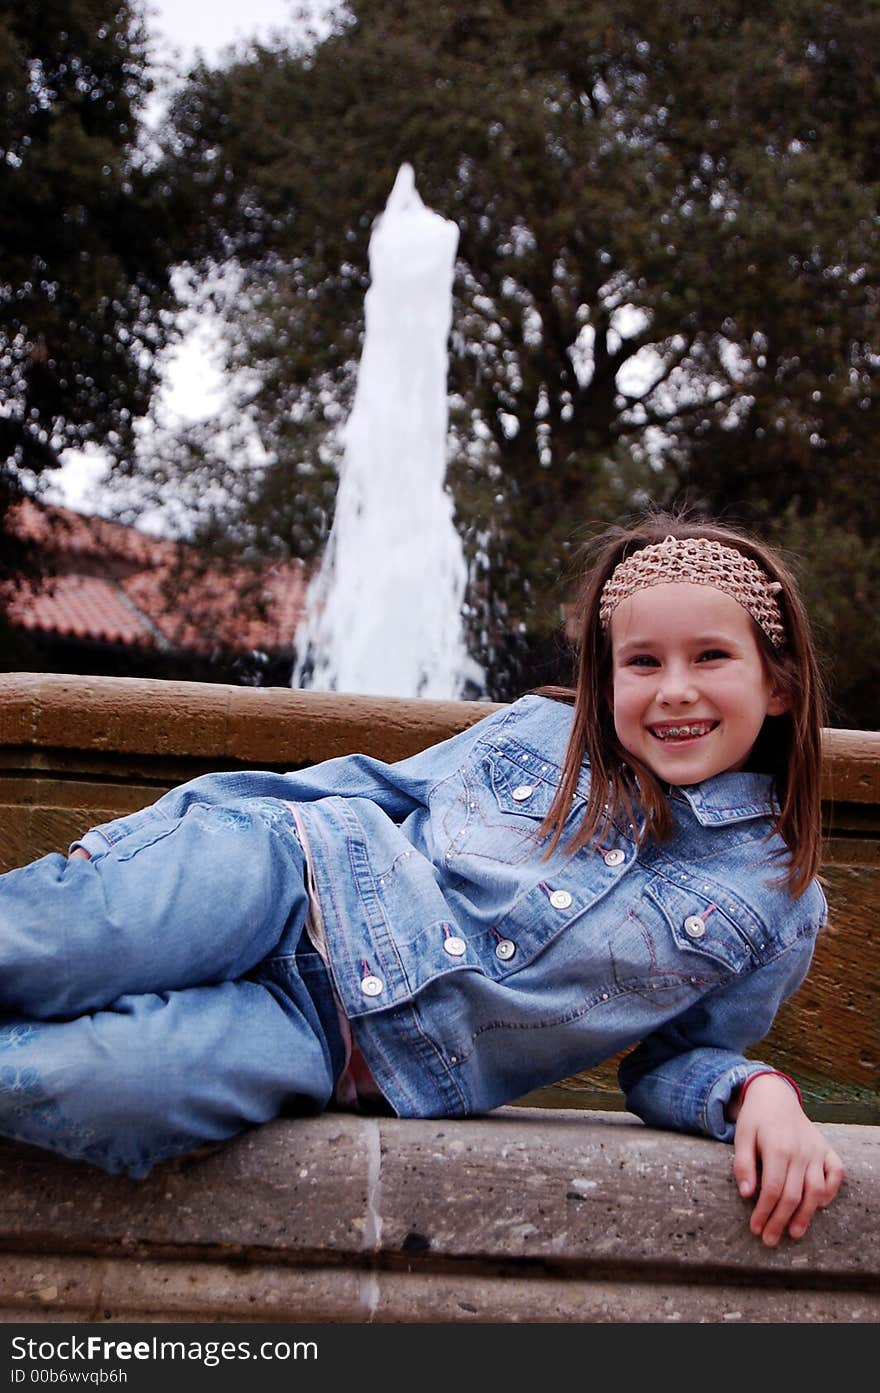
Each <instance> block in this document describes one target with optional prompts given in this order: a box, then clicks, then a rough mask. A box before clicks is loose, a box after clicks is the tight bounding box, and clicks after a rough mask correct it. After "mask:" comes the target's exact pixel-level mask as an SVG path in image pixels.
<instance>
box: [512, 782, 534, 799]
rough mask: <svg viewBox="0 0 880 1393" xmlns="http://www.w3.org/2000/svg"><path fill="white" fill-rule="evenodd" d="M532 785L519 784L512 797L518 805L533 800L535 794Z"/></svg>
mask: <svg viewBox="0 0 880 1393" xmlns="http://www.w3.org/2000/svg"><path fill="white" fill-rule="evenodd" d="M534 791H535V790H534V787H533V785H532V784H517V786H516V788H515V789H514V790H513V793H512V794H511V795H510V796H511V798H513V799H514V800H515V801H516V802H517V803H524V802H525V801H526V799H527V798H531V796H532V794H533V793H534Z"/></svg>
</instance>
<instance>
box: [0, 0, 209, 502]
mask: <svg viewBox="0 0 880 1393" xmlns="http://www.w3.org/2000/svg"><path fill="white" fill-rule="evenodd" d="M147 60H148V53H147V46H146V40H145V36H144V31H143V28H142V23H141V18H140V11H139V9H138V7H137V6H136V5H135V4H130V3H126V0H39V3H37V0H0V80H2V92H3V102H2V106H0V170H2V175H0V178H2V197H0V399H2V401H3V411H2V413H0V446H2V452H0V458H2V460H3V461H4V464H2V465H0V475H2V479H0V489H2V491H3V492H7V493H8V492H12V493H15V491H16V490H17V489H18V487H19V486H20V484H21V481H22V479H24V481H25V482H29V481H32V480H33V478H34V477H35V476H38V475H39V474H41V473H42V471H43V470H45V469H49V468H52V467H54V466H55V465H57V463H58V456H59V453H60V452H61V451H62V450H63V449H65V448H67V447H71V446H74V447H82V446H83V445H85V444H86V443H88V442H95V443H97V444H99V445H100V446H101V447H102V448H104V449H106V450H107V451H108V452H109V453H110V454H111V456H116V457H117V458H119V457H121V456H124V455H126V454H127V453H128V452H129V451H130V450H131V447H132V425H133V422H134V420H135V419H136V418H137V417H139V416H142V415H143V414H144V413H145V411H146V409H147V407H148V404H149V401H150V396H151V393H152V390H153V387H154V384H155V357H156V353H157V352H158V350H159V349H160V348H161V347H162V345H163V344H164V343H165V342H166V340H167V338H168V334H169V332H170V330H169V321H168V320H167V319H166V318H163V311H167V310H170V309H171V307H172V306H173V304H174V299H173V296H172V294H171V290H170V285H169V274H170V269H171V266H172V265H173V262H174V260H175V258H176V256H177V255H178V252H177V250H176V248H175V246H174V238H175V236H176V235H177V234H176V231H175V229H176V228H177V227H180V226H181V223H182V214H183V209H182V208H181V206H180V205H179V204H175V203H174V201H173V200H171V199H169V198H168V197H167V194H168V192H169V191H168V189H167V186H165V184H164V181H163V178H162V175H161V171H159V170H158V169H157V168H151V166H150V163H149V161H148V160H147V158H146V156H145V155H144V153H143V152H142V151H141V150H140V148H139V143H138V123H139V119H140V115H141V111H142V108H143V104H144V101H145V98H146V97H147V95H148V93H149V91H150V88H151V82H150V79H149V76H148V71H147Z"/></svg>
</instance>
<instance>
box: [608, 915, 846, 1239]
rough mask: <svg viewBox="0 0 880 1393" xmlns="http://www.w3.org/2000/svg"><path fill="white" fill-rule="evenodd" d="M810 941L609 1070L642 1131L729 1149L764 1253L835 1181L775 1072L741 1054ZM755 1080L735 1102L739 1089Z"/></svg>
mask: <svg viewBox="0 0 880 1393" xmlns="http://www.w3.org/2000/svg"><path fill="white" fill-rule="evenodd" d="M813 942H814V938H813V935H811V934H807V935H804V936H803V937H800V938H798V939H796V940H795V941H794V943H792V944H790V946H789V947H788V948H787V949H785V950H784V951H783V952H782V953H780V954H779V955H778V956H777V957H776V958H774V959H773V960H772V961H771V962H769V963H766V964H765V965H764V966H763V967H760V968H756V969H755V970H754V971H752V972H749V973H747V974H746V975H745V976H743V977H738V978H735V979H734V980H733V981H732V982H730V983H728V984H727V985H725V986H723V987H719V988H717V989H716V990H715V991H714V992H710V993H709V994H708V995H707V996H705V997H703V998H702V1000H700V1001H697V1002H695V1004H694V1005H693V1006H691V1007H690V1008H689V1010H687V1011H685V1012H684V1013H683V1014H682V1015H681V1016H679V1017H677V1018H676V1019H675V1020H673V1021H670V1022H669V1023H668V1024H667V1025H665V1026H663V1027H662V1028H661V1029H660V1030H657V1031H655V1032H654V1033H653V1034H651V1035H649V1036H648V1037H646V1039H645V1040H643V1041H642V1043H641V1044H640V1045H639V1046H638V1047H637V1048H636V1049H635V1050H633V1051H632V1053H631V1054H629V1055H627V1056H626V1058H625V1059H624V1060H623V1062H622V1064H621V1066H620V1069H619V1073H618V1077H619V1079H620V1085H621V1088H622V1089H623V1091H624V1093H625V1094H626V1099H627V1106H628V1107H629V1108H630V1109H631V1110H632V1111H633V1112H635V1113H636V1114H637V1115H638V1116H639V1117H641V1118H642V1119H643V1121H644V1122H646V1123H647V1124H648V1125H649V1126H652V1127H668V1128H673V1129H675V1130H676V1131H680V1132H693V1133H696V1134H699V1135H703V1136H710V1137H716V1138H717V1139H718V1140H719V1141H733V1142H734V1174H735V1177H736V1181H737V1185H738V1186H739V1187H740V1193H741V1194H743V1195H745V1196H747V1197H751V1196H753V1195H757V1203H756V1205H755V1210H754V1212H753V1214H752V1219H751V1228H752V1231H753V1232H754V1233H759V1234H760V1235H761V1237H762V1238H763V1240H764V1242H765V1243H767V1244H768V1246H772V1244H774V1243H776V1242H778V1240H779V1238H780V1236H781V1234H782V1233H783V1231H784V1229H785V1227H786V1225H787V1224H790V1225H791V1226H793V1228H794V1230H795V1231H796V1236H799V1235H800V1233H802V1232H806V1228H807V1226H808V1225H809V1223H810V1221H811V1219H812V1217H813V1215H814V1213H815V1212H816V1209H817V1208H820V1207H823V1206H824V1205H825V1204H828V1203H830V1201H831V1200H832V1199H833V1198H834V1195H835V1194H836V1193H837V1190H838V1189H839V1187H840V1181H841V1178H842V1175H843V1168H842V1166H841V1162H840V1158H839V1157H838V1156H837V1154H836V1152H834V1151H833V1150H832V1148H831V1147H830V1146H829V1145H828V1143H827V1142H826V1141H825V1139H824V1137H823V1136H822V1134H821V1132H820V1131H819V1129H818V1128H817V1127H816V1126H815V1125H814V1124H813V1123H812V1122H811V1121H810V1120H809V1118H807V1116H806V1114H805V1113H804V1112H803V1110H802V1108H801V1106H800V1103H799V1101H798V1098H797V1095H796V1094H795V1092H794V1090H793V1089H792V1088H791V1087H790V1086H789V1084H787V1083H786V1082H785V1080H784V1078H782V1077H781V1076H780V1075H778V1074H777V1075H776V1076H775V1077H772V1073H773V1071H772V1070H770V1066H768V1065H767V1064H765V1063H762V1062H760V1061H758V1060H755V1059H746V1058H745V1056H744V1054H743V1051H744V1050H745V1049H747V1048H748V1047H749V1046H750V1045H752V1044H754V1043H755V1042H756V1041H757V1040H760V1039H763V1037H764V1036H765V1035H766V1034H767V1032H768V1031H769V1029H770V1027H771V1025H772V1024H773V1021H774V1019H775V1016H776V1013H777V1011H778V1010H779V1007H780V1006H781V1004H782V1002H783V1001H785V1000H786V998H787V997H789V996H791V994H792V993H793V992H794V991H796V990H797V988H798V987H799V986H800V984H801V982H802V981H803V979H804V977H805V976H806V973H807V969H808V968H809V965H810V960H811V957H812V950H813ZM768 1070H769V1073H768ZM764 1074H767V1075H768V1077H766V1078H756V1079H755V1082H754V1083H751V1084H750V1085H749V1087H748V1089H747V1091H746V1093H745V1098H744V1099H743V1100H742V1102H741V1103H740V1092H741V1089H742V1086H743V1084H745V1083H746V1081H747V1080H748V1079H750V1077H751V1076H752V1075H764ZM759 1166H760V1172H759ZM820 1170H821V1177H820ZM759 1173H760V1180H759ZM743 1187H745V1188H744V1189H743Z"/></svg>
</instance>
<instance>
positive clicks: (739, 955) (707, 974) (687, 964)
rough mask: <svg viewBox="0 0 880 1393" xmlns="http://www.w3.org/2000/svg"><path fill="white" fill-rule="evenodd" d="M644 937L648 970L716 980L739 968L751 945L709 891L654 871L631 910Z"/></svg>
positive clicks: (748, 957) (742, 968) (748, 959)
mask: <svg viewBox="0 0 880 1393" xmlns="http://www.w3.org/2000/svg"><path fill="white" fill-rule="evenodd" d="M634 914H635V917H636V918H637V920H638V922H639V925H640V928H641V931H642V933H643V935H644V937H645V943H646V947H647V949H648V951H649V955H650V965H651V972H652V974H656V973H672V974H675V975H679V974H684V975H687V976H690V977H691V979H692V980H693V981H694V982H695V983H696V982H699V983H708V982H716V981H718V982H720V981H725V980H727V979H728V978H730V977H735V976H738V975H739V974H740V973H742V972H744V971H745V970H746V969H747V968H748V967H749V965H750V963H751V962H752V959H753V952H752V946H751V944H750V942H749V939H748V938H747V936H746V935H745V934H744V933H743V932H742V931H741V929H740V928H739V927H738V926H737V924H736V923H735V922H734V920H733V919H732V918H731V917H730V915H729V914H727V913H725V911H724V909H722V908H721V907H720V906H719V905H718V904H717V903H716V902H715V901H713V900H712V899H710V898H709V897H708V895H706V894H703V893H700V892H699V891H696V890H694V889H692V888H689V887H685V886H681V885H676V884H675V883H674V882H672V881H669V880H666V879H665V878H663V877H656V878H655V879H653V880H651V881H649V883H648V884H647V885H646V887H645V889H644V892H643V894H642V897H641V901H640V903H639V905H638V907H637V908H636V909H635V910H634Z"/></svg>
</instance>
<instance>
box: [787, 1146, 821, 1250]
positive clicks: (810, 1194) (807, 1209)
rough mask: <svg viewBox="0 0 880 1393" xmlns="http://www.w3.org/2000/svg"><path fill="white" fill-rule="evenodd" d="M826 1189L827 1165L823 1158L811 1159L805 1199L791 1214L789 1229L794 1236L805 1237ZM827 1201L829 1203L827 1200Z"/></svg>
mask: <svg viewBox="0 0 880 1393" xmlns="http://www.w3.org/2000/svg"><path fill="white" fill-rule="evenodd" d="M826 1190H827V1185H826V1180H825V1167H824V1165H823V1164H822V1160H821V1158H820V1159H819V1160H816V1161H811V1162H810V1164H809V1166H807V1169H806V1172H805V1174H804V1194H803V1199H802V1200H801V1202H800V1204H799V1205H798V1207H797V1209H796V1210H795V1211H794V1214H793V1215H792V1216H791V1221H790V1223H789V1225H788V1231H789V1233H790V1234H791V1237H792V1238H803V1236H804V1234H805V1233H806V1231H807V1229H808V1228H809V1227H810V1224H811V1223H812V1222H813V1215H814V1214H815V1213H816V1210H817V1209H818V1208H820V1206H821V1205H822V1203H823V1200H824V1197H825V1194H826ZM825 1202H826V1203H827V1201H825Z"/></svg>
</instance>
